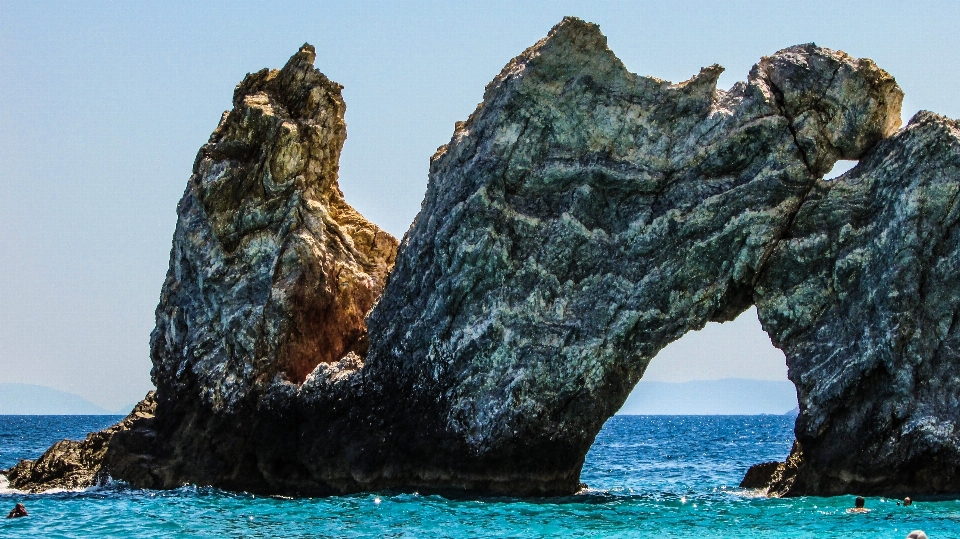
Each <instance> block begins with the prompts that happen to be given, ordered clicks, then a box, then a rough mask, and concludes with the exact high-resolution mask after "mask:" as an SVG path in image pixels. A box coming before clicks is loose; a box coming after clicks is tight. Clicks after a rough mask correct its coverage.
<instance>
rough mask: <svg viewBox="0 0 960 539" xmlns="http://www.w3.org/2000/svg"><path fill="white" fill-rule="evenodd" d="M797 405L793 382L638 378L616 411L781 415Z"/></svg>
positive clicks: (658, 413) (642, 413)
mask: <svg viewBox="0 0 960 539" xmlns="http://www.w3.org/2000/svg"><path fill="white" fill-rule="evenodd" d="M794 408H797V392H796V388H795V387H794V386H793V383H792V382H789V381H776V380H749V379H744V378H723V379H720V380H695V381H690V382H645V381H643V380H641V381H640V382H639V383H638V384H637V386H636V387H635V388H634V389H633V392H632V393H631V394H630V396H629V397H628V398H627V401H626V402H625V403H624V405H623V407H622V408H621V409H620V411H619V412H617V414H618V415H760V414H774V415H784V414H788V413H792V412H793V409H794Z"/></svg>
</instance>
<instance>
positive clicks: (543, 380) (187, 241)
mask: <svg viewBox="0 0 960 539" xmlns="http://www.w3.org/2000/svg"><path fill="white" fill-rule="evenodd" d="M313 59H314V54H313V49H312V48H311V47H309V46H304V48H303V49H302V50H301V51H300V52H299V53H298V54H296V55H295V56H294V57H293V58H291V60H290V62H288V64H287V65H286V66H285V67H284V68H283V69H281V70H279V71H267V70H263V71H260V72H258V73H255V74H252V75H248V76H247V78H246V79H244V81H243V82H242V83H241V84H240V85H239V86H238V87H237V90H236V92H235V95H234V109H233V110H232V111H230V112H229V113H227V114H225V115H224V117H223V120H222V121H221V124H220V126H219V127H218V128H217V130H216V131H214V133H213V135H212V136H211V139H210V142H209V143H208V144H206V145H205V146H204V147H203V148H201V150H200V153H199V155H198V157H197V161H196V165H195V167H194V175H193V176H192V177H191V179H190V181H189V183H188V185H187V189H186V192H185V193H184V197H183V199H182V200H181V202H180V205H179V207H178V215H179V220H178V224H177V231H176V233H175V235H174V240H173V249H172V251H171V259H170V270H169V272H168V275H167V279H166V281H165V282H164V285H163V289H162V293H161V299H160V305H159V306H158V308H157V328H156V330H155V331H154V332H153V334H152V336H151V358H152V360H153V365H154V368H153V371H152V376H153V381H154V383H155V384H156V386H157V393H156V413H155V417H154V418H152V419H149V425H148V426H147V425H145V426H143V427H142V428H141V427H136V428H134V427H132V426H131V427H129V428H123V427H121V428H120V429H119V430H118V431H117V432H115V433H114V434H113V436H112V437H111V438H110V439H109V440H108V442H107V446H108V448H107V451H106V452H105V453H103V455H104V456H103V457H102V458H100V457H98V456H97V455H99V454H100V453H96V454H94V453H93V450H90V452H89V455H88V456H86V457H83V458H82V459H75V460H79V461H83V462H88V463H92V464H89V466H90V468H91V469H93V468H94V467H97V470H96V473H94V474H88V475H84V476H83V477H84V478H86V479H82V480H77V481H75V482H74V484H77V485H81V484H84V483H85V482H91V481H94V480H95V479H96V477H97V476H98V475H99V476H103V475H104V474H109V475H111V476H112V477H114V478H117V479H123V480H126V481H128V482H129V483H131V484H133V485H135V486H141V487H148V488H172V487H177V486H179V485H181V484H183V483H197V484H203V485H215V486H218V487H222V488H226V489H234V490H247V491H252V492H265V493H285V494H337V493H345V492H354V491H360V490H370V489H383V488H400V489H419V490H422V491H439V492H456V491H459V492H470V493H503V494H511V495H557V494H569V493H573V492H575V491H576V490H578V488H579V487H580V484H579V475H580V469H581V467H582V465H583V459H584V456H585V454H586V452H587V450H588V449H589V447H590V444H591V443H592V442H593V439H594V437H595V435H596V433H597V432H598V431H599V429H600V427H601V426H602V425H603V423H604V421H605V420H606V419H607V418H608V417H610V416H611V415H612V414H613V413H614V412H615V411H616V410H617V409H618V408H619V407H620V406H621V404H622V403H623V401H624V400H625V399H626V397H627V395H628V394H629V392H630V390H631V389H632V388H633V386H634V385H635V384H636V382H637V381H638V380H639V379H640V378H641V376H642V375H643V372H644V369H645V368H646V366H647V364H648V363H649V361H650V360H651V358H653V357H654V356H655V355H656V354H657V352H658V351H660V350H661V349H662V348H663V347H664V346H666V345H667V344H669V343H670V342H672V341H674V340H676V339H678V338H679V337H680V336H682V335H683V334H684V333H686V332H687V331H690V330H695V329H699V328H702V327H703V326H704V325H705V324H706V323H707V322H708V321H726V320H731V319H733V318H734V317H736V316H737V315H738V314H740V313H741V312H743V311H744V310H745V309H747V308H749V307H750V306H751V305H756V306H757V307H758V311H759V314H760V319H761V322H762V323H763V326H764V328H765V330H766V331H767V332H768V333H769V335H770V337H771V339H772V340H773V342H774V344H775V345H776V346H778V347H779V348H780V349H782V350H783V351H784V352H785V354H786V356H787V364H788V367H789V376H790V379H791V380H792V381H793V382H794V383H795V384H796V386H797V393H798V397H799V403H800V415H799V417H798V419H797V423H796V429H795V431H796V436H797V444H796V445H795V446H794V452H793V453H792V454H791V456H790V458H789V459H788V461H787V463H785V464H783V465H777V466H776V468H775V469H773V470H772V471H771V470H765V471H763V473H760V472H755V473H754V476H756V475H761V476H765V477H761V478H760V479H759V480H757V479H754V481H755V482H759V484H763V483H765V482H770V481H772V482H773V487H771V489H770V492H771V493H772V494H776V495H786V496H792V495H802V494H840V493H844V492H859V493H864V494H867V493H871V494H888V495H892V494H899V493H901V492H909V493H910V494H911V495H917V494H920V493H960V478H958V477H957V475H956V473H955V470H956V469H957V464H958V462H960V439H958V436H957V428H956V421H957V417H958V414H957V410H958V404H960V383H958V382H960V380H958V379H957V378H958V376H960V375H958V374H957V373H960V369H958V368H957V366H958V364H960V363H958V361H960V358H958V350H960V347H958V345H960V341H958V335H960V334H958V332H960V327H958V324H957V319H958V313H960V282H958V279H960V271H957V270H958V268H957V265H958V264H960V229H958V227H957V220H958V218H960V213H958V211H960V210H958V208H957V204H956V201H957V196H958V193H960V189H958V187H960V169H958V165H960V159H958V158H960V128H958V126H957V124H956V123H955V122H953V121H952V120H948V119H946V118H943V117H940V116H936V115H934V114H932V113H927V112H923V113H920V114H918V115H917V116H916V117H915V118H914V119H913V120H911V122H910V124H909V125H908V126H907V127H906V128H904V129H901V130H899V131H898V128H899V126H900V104H901V100H902V96H903V94H902V92H901V91H900V89H899V87H898V86H897V84H896V82H895V81H894V79H893V77H891V76H890V75H889V74H887V73H886V72H885V71H883V70H882V69H880V68H878V67H877V66H876V65H875V64H874V63H873V62H872V61H870V60H867V59H857V58H852V57H850V56H848V55H846V54H844V53H842V52H839V51H832V50H829V49H825V48H821V47H817V46H816V45H813V44H809V45H800V46H796V47H791V48H789V49H785V50H782V51H779V52H777V53H776V54H774V55H772V56H769V57H765V58H763V59H761V60H760V62H759V63H758V64H757V65H756V66H754V68H753V69H752V70H751V72H750V74H749V76H748V78H747V80H746V82H740V83H737V84H736V85H734V86H733V87H732V88H731V89H730V90H729V91H722V90H718V89H717V88H716V82H717V78H718V77H719V75H720V73H721V71H722V68H721V67H720V66H716V65H715V66H710V67H707V68H704V69H703V70H701V72H700V73H699V74H698V75H696V76H694V77H693V78H691V79H690V80H688V81H685V82H683V83H679V84H673V83H670V82H666V81H663V80H660V79H655V78H649V77H640V76H637V75H634V74H632V73H630V72H628V71H627V70H626V69H625V68H624V66H623V64H622V63H621V62H620V61H619V60H618V59H617V58H616V56H614V54H613V53H612V52H611V51H610V50H609V49H608V48H607V46H606V39H605V38H604V36H603V35H602V34H601V33H600V31H599V29H598V28H597V27H596V26H595V25H592V24H588V23H585V22H583V21H580V20H578V19H572V18H568V19H564V20H563V21H562V22H561V23H560V24H559V25H557V26H556V27H555V28H554V29H553V30H552V31H551V32H550V34H549V35H548V36H547V37H546V38H545V39H543V40H542V41H540V42H539V43H537V44H536V45H534V46H533V47H531V48H530V49H528V50H526V51H524V52H523V53H522V54H521V55H520V56H518V57H517V58H515V59H513V60H512V61H511V62H510V63H509V64H508V65H507V66H506V67H505V68H504V69H503V71H502V72H501V73H500V74H499V75H498V76H497V77H496V78H495V79H494V80H493V81H492V82H491V83H490V84H489V85H488V86H487V88H486V92H485V94H484V99H483V102H482V103H481V104H480V106H479V107H478V108H477V110H476V111H475V112H474V113H473V114H472V115H471V116H470V118H468V119H467V121H466V122H462V123H458V124H457V126H456V129H455V132H454V135H453V138H452V140H451V141H450V143H449V144H447V145H445V146H443V147H441V148H440V149H439V150H438V151H437V153H436V154H435V155H434V156H433V157H432V159H431V166H430V175H429V181H428V186H427V192H426V196H425V199H424V201H423V205H422V208H421V211H420V214H419V215H418V216H417V219H416V220H415V221H414V223H413V224H412V225H411V227H410V229H409V231H408V232H407V234H406V235H405V236H404V238H403V241H402V243H401V244H400V245H399V250H397V242H396V240H395V239H394V238H392V237H391V236H389V235H388V234H386V233H385V232H383V231H381V230H380V229H378V228H377V227H376V226H375V225H373V224H371V223H369V222H368V221H366V220H365V219H364V218H363V217H362V216H360V215H359V214H357V213H356V212H355V211H354V210H353V209H352V208H351V207H350V206H349V205H347V203H346V202H345V201H344V200H343V196H342V194H341V193H340V190H339V188H338V187H337V183H336V174H337V160H338V157H339V151H340V148H341V146H342V143H343V139H344V137H345V126H344V123H343V111H344V104H343V101H342V99H341V96H340V86H339V85H337V84H335V83H333V82H331V81H329V80H328V79H327V78H326V77H324V76H323V75H322V74H320V72H319V71H317V70H315V69H314V68H313V66H312V62H313ZM838 159H858V160H860V164H859V165H858V166H857V167H856V168H854V169H853V170H851V171H850V172H848V173H847V174H845V175H844V176H843V177H841V178H839V179H837V180H833V181H823V180H822V177H823V175H824V173H826V172H827V171H829V170H830V168H831V167H832V166H833V164H834V163H835V162H836V161H837V160H838ZM378 298H379V299H378ZM371 308H372V310H371ZM368 313H369V315H368ZM144 421H147V420H144ZM801 447H802V448H803V449H802V451H801V450H800V448H801ZM55 448H56V446H55ZM51 451H54V450H51ZM54 452H56V451H54ZM48 453H49V452H48ZM44 458H47V457H46V456H45V457H44ZM83 459H86V460H83ZM41 460H43V459H41ZM20 466H22V467H23V468H29V467H31V466H36V465H28V464H24V465H20ZM768 468H773V467H772V466H768ZM11 476H12V477H13V480H12V481H11V483H12V484H14V486H17V487H18V488H28V489H34V490H39V489H42V488H47V487H48V486H50V485H54V484H55V483H54V481H56V480H57V479H56V478H55V477H52V476H49V475H47V476H42V475H38V476H36V479H34V478H33V477H34V476H33V475H31V476H30V477H31V479H25V480H20V479H18V478H20V477H26V475H25V474H21V473H20V472H18V473H17V474H14V473H11Z"/></svg>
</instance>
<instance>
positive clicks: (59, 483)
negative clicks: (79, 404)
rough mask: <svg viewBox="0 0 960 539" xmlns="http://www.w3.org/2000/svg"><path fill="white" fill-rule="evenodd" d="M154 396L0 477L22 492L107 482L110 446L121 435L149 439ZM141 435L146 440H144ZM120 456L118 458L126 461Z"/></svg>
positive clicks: (19, 464)
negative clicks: (119, 418) (110, 422)
mask: <svg viewBox="0 0 960 539" xmlns="http://www.w3.org/2000/svg"><path fill="white" fill-rule="evenodd" d="M153 397H154V392H153V391H151V392H150V393H148V394H147V396H146V398H144V399H143V400H142V401H140V403H139V404H137V405H136V406H135V407H134V408H133V411H132V412H130V414H128V415H127V417H125V418H123V420H122V421H120V422H119V423H117V424H116V425H113V426H111V427H109V428H106V429H104V430H102V431H98V432H92V433H90V434H88V435H87V437H86V438H85V439H83V440H61V441H59V442H57V443H55V444H53V446H51V447H50V449H48V450H46V451H45V452H44V453H43V455H42V456H41V457H40V458H39V459H37V460H21V461H20V462H19V463H17V465H16V466H14V467H13V468H10V469H9V470H4V471H3V472H2V473H3V474H4V475H6V476H7V480H8V481H9V486H10V487H11V488H15V489H17V490H23V491H26V492H43V491H45V490H51V489H64V490H76V489H81V488H87V487H90V486H93V485H98V484H101V483H103V482H105V481H107V480H109V479H110V473H109V471H108V470H109V468H110V464H112V462H111V461H112V459H111V458H109V457H108V454H110V443H111V442H112V441H113V439H114V437H115V436H117V435H118V434H119V435H121V436H122V435H123V434H122V433H128V432H136V433H137V436H138V437H140V438H145V437H149V436H150V434H149V427H150V423H151V421H152V420H153V418H154V413H155V412H156V402H155V401H154V398H153ZM145 433H148V434H146V436H144V434H145ZM130 457H131V455H129V454H126V453H125V454H124V455H123V457H122V458H125V459H129V458H130Z"/></svg>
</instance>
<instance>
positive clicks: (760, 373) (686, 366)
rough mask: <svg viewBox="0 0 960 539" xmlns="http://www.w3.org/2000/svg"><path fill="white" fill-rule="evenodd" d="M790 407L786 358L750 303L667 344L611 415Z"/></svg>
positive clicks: (762, 410)
mask: <svg viewBox="0 0 960 539" xmlns="http://www.w3.org/2000/svg"><path fill="white" fill-rule="evenodd" d="M796 407H797V396H796V388H795V387H794V385H793V383H792V382H790V381H789V379H788V378H787V367H786V357H785V356H784V354H783V352H782V351H780V350H779V349H777V348H776V347H775V346H773V343H771V342H770V337H769V336H768V335H767V333H766V332H765V331H763V328H762V327H761V325H760V321H759V320H758V317H757V309H756V307H751V308H749V309H747V310H746V311H744V312H743V313H742V314H740V315H739V316H738V317H737V318H736V319H734V320H732V321H729V322H724V323H718V322H708V323H707V325H706V326H705V327H704V328H703V329H702V330H699V331H690V332H688V333H686V334H685V335H684V336H682V337H681V338H679V339H677V340H676V341H674V342H672V343H670V344H669V345H667V346H666V347H665V348H664V349H663V350H661V351H660V352H659V353H658V354H657V355H656V356H655V357H654V358H653V359H652V360H651V361H650V363H649V364H648V365H647V368H646V370H645V371H644V374H643V378H641V380H640V381H639V382H638V383H637V385H636V386H635V387H634V389H633V391H632V392H631V393H630V396H629V397H627V401H626V402H625V403H624V405H623V406H622V407H621V408H620V410H619V411H618V412H617V414H618V415H756V414H784V413H788V412H791V411H792V410H793V409H794V408H796Z"/></svg>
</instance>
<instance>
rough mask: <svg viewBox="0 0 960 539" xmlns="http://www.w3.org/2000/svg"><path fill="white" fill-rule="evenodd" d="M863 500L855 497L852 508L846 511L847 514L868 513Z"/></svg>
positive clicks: (860, 497) (861, 497)
mask: <svg viewBox="0 0 960 539" xmlns="http://www.w3.org/2000/svg"><path fill="white" fill-rule="evenodd" d="M865 503H866V502H865V500H864V499H863V496H857V499H856V500H854V501H853V507H851V508H850V509H847V512H848V513H869V512H870V510H869V509H867V508H866V507H864V505H865Z"/></svg>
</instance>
